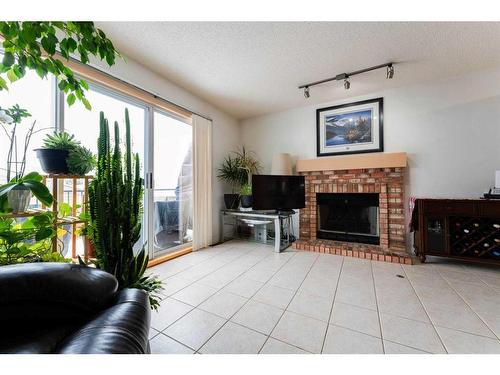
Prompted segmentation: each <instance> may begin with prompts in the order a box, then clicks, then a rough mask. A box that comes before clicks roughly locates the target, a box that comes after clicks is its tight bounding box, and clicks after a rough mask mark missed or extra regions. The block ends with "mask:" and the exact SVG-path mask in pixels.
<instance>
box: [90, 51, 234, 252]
mask: <svg viewBox="0 0 500 375" xmlns="http://www.w3.org/2000/svg"><path fill="white" fill-rule="evenodd" d="M95 65H96V66H97V67H98V68H99V69H101V70H103V71H106V72H108V73H109V74H111V75H113V76H115V77H117V78H120V79H122V80H124V81H126V82H129V83H132V84H134V85H136V86H138V87H141V88H143V89H144V90H147V91H149V92H151V93H153V94H156V95H158V96H160V97H162V98H164V99H167V100H169V101H171V102H173V103H175V104H178V105H180V106H183V107H185V108H187V109H189V110H191V111H193V112H196V113H199V114H201V115H203V116H206V117H209V118H211V119H212V121H213V185H214V187H213V217H212V221H213V224H214V226H213V231H212V235H213V242H217V241H218V239H219V226H220V220H219V210H220V209H221V208H222V207H223V194H224V192H225V187H224V186H223V185H222V184H221V183H220V182H219V181H218V179H217V177H216V174H217V173H216V170H217V168H218V167H219V165H220V164H221V162H222V159H223V158H224V156H225V155H226V154H227V153H228V152H229V151H231V150H234V149H236V147H237V146H238V144H239V139H240V136H239V130H240V129H239V124H238V121H237V120H236V119H235V118H233V117H232V116H230V115H228V114H226V113H225V112H223V111H221V110H219V109H217V108H215V107H214V106H212V105H210V104H208V103H207V102H205V101H203V100H202V99H200V98H198V97H197V96H195V95H194V94H192V93H190V92H188V91H186V90H184V89H182V88H180V87H178V86H176V85H175V84H173V83H172V82H170V81H168V80H166V79H165V78H163V77H161V76H160V75H158V74H155V73H154V72H151V71H150V70H149V69H147V68H145V67H144V66H142V65H140V64H139V63H137V62H135V61H134V60H132V59H130V58H129V57H125V61H123V60H119V61H117V63H116V65H114V66H113V67H111V68H108V67H107V66H106V65H105V64H104V63H95Z"/></svg>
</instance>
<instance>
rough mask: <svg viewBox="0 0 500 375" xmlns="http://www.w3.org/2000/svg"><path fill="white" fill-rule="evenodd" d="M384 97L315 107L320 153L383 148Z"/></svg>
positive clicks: (356, 152) (366, 150)
mask: <svg viewBox="0 0 500 375" xmlns="http://www.w3.org/2000/svg"><path fill="white" fill-rule="evenodd" d="M383 103H384V99H383V98H376V99H370V100H363V101H361V102H355V103H349V104H342V105H337V106H334V107H328V108H320V109H317V110H316V139H317V155H318V156H331V155H345V154H360V153H365V152H381V151H384V138H383V123H384V111H383Z"/></svg>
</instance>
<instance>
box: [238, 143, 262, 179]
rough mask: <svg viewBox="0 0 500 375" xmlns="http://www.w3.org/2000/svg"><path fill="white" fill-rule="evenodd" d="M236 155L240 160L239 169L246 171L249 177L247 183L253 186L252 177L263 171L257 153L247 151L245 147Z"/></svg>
mask: <svg viewBox="0 0 500 375" xmlns="http://www.w3.org/2000/svg"><path fill="white" fill-rule="evenodd" d="M235 154H236V157H237V159H238V164H239V168H240V169H242V170H244V171H245V175H246V177H247V181H246V183H247V184H248V185H251V184H252V175H253V174H256V173H259V172H260V170H261V169H262V167H261V165H260V162H259V160H258V159H257V157H256V155H255V152H253V151H247V150H246V149H245V147H244V146H243V147H242V148H241V149H240V150H238V151H236V152H235Z"/></svg>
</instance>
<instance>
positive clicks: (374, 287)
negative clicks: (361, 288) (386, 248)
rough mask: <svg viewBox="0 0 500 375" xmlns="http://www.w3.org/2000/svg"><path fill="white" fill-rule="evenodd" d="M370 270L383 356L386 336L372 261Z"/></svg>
mask: <svg viewBox="0 0 500 375" xmlns="http://www.w3.org/2000/svg"><path fill="white" fill-rule="evenodd" d="M400 268H402V267H401V266H400ZM370 269H371V271H372V282H373V293H375V307H376V308H377V318H378V329H379V332H380V338H381V339H382V352H383V354H385V345H384V334H383V333H382V321H381V320H380V309H379V307H378V297H377V286H376V285H375V274H374V272H373V262H372V261H370ZM414 292H415V291H414Z"/></svg>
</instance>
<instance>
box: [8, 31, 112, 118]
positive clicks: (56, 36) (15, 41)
mask: <svg viewBox="0 0 500 375" xmlns="http://www.w3.org/2000/svg"><path fill="white" fill-rule="evenodd" d="M0 35H1V37H2V38H3V43H2V45H3V48H4V51H5V53H4V57H3V60H2V62H1V64H0V90H7V89H8V85H7V80H9V81H10V82H11V83H12V82H15V81H17V80H18V79H20V78H22V77H24V75H25V74H26V70H27V69H31V70H34V71H36V73H37V74H38V75H39V76H40V77H41V78H45V77H46V76H47V74H49V73H52V74H53V75H54V76H56V77H57V79H58V81H59V83H58V86H59V88H60V89H61V90H62V91H64V92H65V93H66V94H68V95H67V98H66V100H67V102H68V104H69V105H72V104H73V103H74V102H75V101H76V100H77V99H78V100H80V101H81V102H82V103H83V105H84V106H85V108H87V109H88V110H90V109H91V105H90V103H89V102H88V100H87V99H86V98H85V90H88V83H87V82H86V81H84V80H82V79H78V78H76V77H75V75H74V73H73V71H72V70H71V69H70V68H69V67H68V66H66V65H65V64H64V59H66V60H68V59H69V58H70V56H71V55H78V56H79V58H80V61H81V62H82V63H83V64H87V63H88V61H89V58H90V57H91V56H93V57H96V58H98V59H100V60H104V61H106V63H107V64H108V65H109V66H112V65H114V63H115V59H116V57H118V56H120V55H119V53H118V52H117V51H116V50H115V48H114V46H113V43H112V42H111V40H109V39H108V38H107V36H106V34H105V33H104V32H103V31H102V30H101V29H98V28H96V27H95V26H94V23H93V22H80V21H67V22H59V21H25V22H19V21H11V22H6V21H2V22H0ZM2 75H3V77H2ZM6 78H7V80H6Z"/></svg>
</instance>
